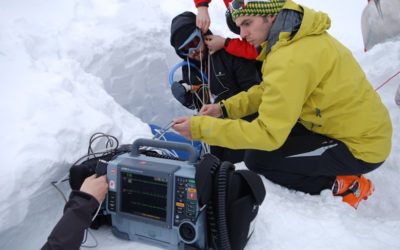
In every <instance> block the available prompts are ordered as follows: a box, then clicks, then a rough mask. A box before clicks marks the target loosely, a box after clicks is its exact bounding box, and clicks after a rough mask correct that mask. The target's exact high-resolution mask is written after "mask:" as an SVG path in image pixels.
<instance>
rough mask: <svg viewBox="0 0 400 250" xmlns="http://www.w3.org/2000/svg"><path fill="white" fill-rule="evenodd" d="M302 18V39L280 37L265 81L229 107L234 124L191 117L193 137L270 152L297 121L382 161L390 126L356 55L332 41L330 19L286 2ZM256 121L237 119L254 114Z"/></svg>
mask: <svg viewBox="0 0 400 250" xmlns="http://www.w3.org/2000/svg"><path fill="white" fill-rule="evenodd" d="M284 8H286V9H292V10H296V11H299V12H303V14H304V15H303V20H302V23H301V26H300V29H299V31H298V32H297V34H296V35H295V36H294V37H293V38H292V39H290V38H289V34H286V33H284V32H282V33H280V34H279V40H278V41H277V42H276V43H275V44H274V45H273V46H272V48H271V51H270V52H269V53H268V55H267V53H266V46H265V43H264V44H263V45H262V46H263V50H262V51H261V53H260V57H261V58H263V66H262V73H263V79H262V82H261V83H260V84H259V85H255V86H253V87H252V88H250V89H249V90H248V91H247V92H241V93H239V94H237V95H235V96H233V97H231V98H229V99H227V100H225V101H224V105H225V107H226V109H227V113H228V115H229V118H230V119H217V118H212V117H205V116H197V117H193V118H192V119H191V133H192V137H193V139H200V140H203V141H205V142H207V143H209V144H210V145H218V146H224V147H228V148H233V149H259V150H267V151H272V150H276V149H278V148H279V147H281V146H282V145H283V143H284V142H285V141H286V139H287V137H288V135H289V133H290V131H291V129H292V128H293V126H294V125H295V124H296V122H297V121H300V122H301V123H302V124H303V125H304V126H305V127H306V128H307V129H309V130H311V131H314V132H316V133H319V134H323V135H325V136H327V137H330V138H334V139H337V140H340V141H342V142H343V143H345V144H346V145H347V146H348V148H349V149H350V151H351V152H352V154H353V155H354V156H355V157H356V158H358V159H361V160H363V161H366V162H370V163H378V162H382V161H384V160H385V159H386V158H387V156H388V154H389V153H390V149H391V137H392V125H391V121H390V117H389V114H388V111H387V109H386V107H385V106H384V105H383V104H382V102H381V100H380V97H379V95H378V94H377V93H376V92H375V91H374V89H373V88H372V86H371V85H370V83H369V82H368V80H367V79H366V76H365V74H364V73H363V71H362V69H361V68H360V66H359V65H358V63H357V62H356V60H355V59H354V57H353V56H352V54H351V52H350V51H349V50H348V49H346V48H345V47H344V46H343V45H342V44H340V43H339V42H338V41H336V40H335V39H334V38H333V37H332V36H330V35H329V34H328V33H327V32H326V30H327V29H328V28H329V26H330V19H329V17H328V16H327V15H326V14H324V13H322V12H315V11H313V10H311V9H308V8H306V7H303V6H299V5H297V4H296V3H294V2H292V1H291V0H288V1H287V2H286V4H285V6H284ZM257 111H258V113H259V116H258V118H257V119H255V120H253V121H252V122H247V121H244V120H240V119H238V118H240V117H243V116H246V115H248V114H252V113H255V112H257Z"/></svg>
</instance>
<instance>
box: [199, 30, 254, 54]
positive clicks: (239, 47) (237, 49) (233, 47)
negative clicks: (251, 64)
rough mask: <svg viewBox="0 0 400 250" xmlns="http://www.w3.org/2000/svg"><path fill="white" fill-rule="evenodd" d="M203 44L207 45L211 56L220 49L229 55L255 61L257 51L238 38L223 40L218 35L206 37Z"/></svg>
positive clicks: (223, 38)
mask: <svg viewBox="0 0 400 250" xmlns="http://www.w3.org/2000/svg"><path fill="white" fill-rule="evenodd" d="M205 44H206V45H207V47H208V49H209V51H210V53H211V54H213V53H215V52H217V51H218V50H220V49H225V51H226V52H228V53H229V54H231V55H233V56H236V57H241V58H245V59H249V60H256V59H257V56H258V51H257V49H256V48H255V47H254V46H253V45H251V44H250V43H248V42H247V41H246V40H240V39H239V38H225V37H222V36H218V35H208V36H206V37H205Z"/></svg>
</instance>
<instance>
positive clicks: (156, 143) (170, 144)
mask: <svg viewBox="0 0 400 250" xmlns="http://www.w3.org/2000/svg"><path fill="white" fill-rule="evenodd" d="M141 146H148V147H155V148H165V149H176V150H184V151H186V152H188V153H189V162H190V163H195V162H196V160H197V152H196V150H195V149H194V147H192V146H190V145H189V144H187V143H182V142H174V141H161V140H152V139H144V138H140V139H137V140H135V141H134V142H133V144H132V151H131V155H132V156H139V155H140V152H139V147H141Z"/></svg>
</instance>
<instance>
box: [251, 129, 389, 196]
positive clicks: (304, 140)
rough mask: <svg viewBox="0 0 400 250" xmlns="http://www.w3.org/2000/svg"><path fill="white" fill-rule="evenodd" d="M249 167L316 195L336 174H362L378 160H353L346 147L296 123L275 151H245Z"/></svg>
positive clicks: (273, 180)
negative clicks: (373, 161)
mask: <svg viewBox="0 0 400 250" xmlns="http://www.w3.org/2000/svg"><path fill="white" fill-rule="evenodd" d="M244 161H245V164H246V166H247V168H248V169H250V170H252V171H254V172H257V173H259V174H262V175H264V176H265V177H266V178H267V179H269V180H271V181H272V182H275V183H277V184H280V185H282V186H285V187H287V188H290V189H295V190H299V191H302V192H305V193H309V194H319V193H320V192H321V191H322V190H323V189H327V188H328V189H330V188H331V187H332V185H333V182H334V180H335V178H336V176H338V175H361V174H365V173H368V172H370V171H372V170H374V169H376V168H378V167H379V166H380V165H381V164H382V162H381V163H367V162H364V161H362V160H359V159H356V158H355V157H354V156H353V155H352V154H351V152H350V151H349V149H348V148H347V146H346V145H345V144H344V143H342V142H340V141H338V140H334V139H331V138H328V137H326V136H323V135H320V134H316V133H313V132H311V131H309V130H307V129H306V128H304V127H303V126H302V125H301V124H299V123H298V124H296V126H295V127H294V128H293V129H292V131H291V133H290V135H289V137H288V139H287V140H286V142H285V143H284V145H283V146H282V147H281V148H279V149H277V150H275V151H271V152H268V151H261V150H246V152H245V156H244Z"/></svg>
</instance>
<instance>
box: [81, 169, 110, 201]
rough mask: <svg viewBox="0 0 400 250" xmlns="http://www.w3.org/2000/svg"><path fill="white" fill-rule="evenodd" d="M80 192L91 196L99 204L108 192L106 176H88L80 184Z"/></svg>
mask: <svg viewBox="0 0 400 250" xmlns="http://www.w3.org/2000/svg"><path fill="white" fill-rule="evenodd" d="M80 191H81V192H84V193H87V194H90V195H92V196H93V197H94V198H96V200H97V201H98V202H99V203H101V202H102V201H103V200H104V198H105V197H106V194H107V191H108V183H107V178H106V176H105V175H103V176H100V177H97V178H96V175H92V176H89V177H88V178H86V179H85V181H84V182H83V183H82V186H81V188H80Z"/></svg>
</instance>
